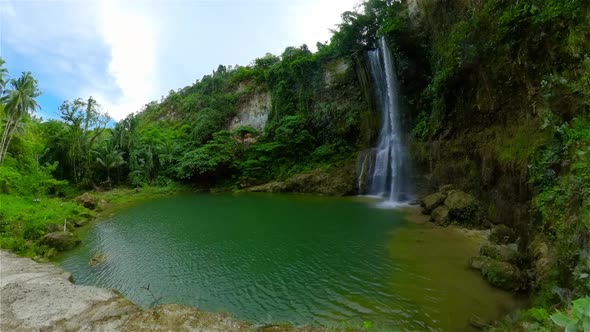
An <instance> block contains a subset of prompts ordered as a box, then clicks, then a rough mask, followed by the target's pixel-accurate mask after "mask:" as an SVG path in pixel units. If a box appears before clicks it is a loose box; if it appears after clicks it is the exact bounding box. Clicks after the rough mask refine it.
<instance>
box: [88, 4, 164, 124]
mask: <svg viewBox="0 0 590 332" xmlns="http://www.w3.org/2000/svg"><path fill="white" fill-rule="evenodd" d="M99 13H100V14H99V16H100V20H99V22H100V31H101V34H102V37H103V38H104V40H105V42H106V44H107V45H108V46H109V49H110V62H109V64H108V69H107V70H108V73H109V74H110V75H111V76H112V77H113V78H114V79H115V83H116V85H117V87H118V88H119V90H120V91H121V95H120V96H119V97H118V98H116V99H113V98H108V96H101V94H100V92H94V94H95V95H96V96H97V98H98V99H99V100H104V101H103V104H104V106H105V108H106V109H107V111H108V112H109V114H110V115H111V116H112V117H113V118H114V119H115V120H121V119H122V118H124V117H125V116H126V115H127V114H129V113H132V112H136V111H139V110H140V108H141V106H142V105H144V104H146V103H147V102H149V101H150V99H151V98H154V96H155V95H156V94H157V92H158V89H157V84H156V82H157V78H156V77H155V66H156V62H155V53H156V42H157V40H156V38H155V29H156V23H157V21H156V20H154V19H152V18H150V17H148V16H147V15H145V14H141V13H140V12H139V11H137V10H133V9H130V8H125V7H123V6H121V5H120V2H116V1H102V2H101V3H100V10H99ZM91 93H92V92H91ZM105 99H106V100H105Z"/></svg>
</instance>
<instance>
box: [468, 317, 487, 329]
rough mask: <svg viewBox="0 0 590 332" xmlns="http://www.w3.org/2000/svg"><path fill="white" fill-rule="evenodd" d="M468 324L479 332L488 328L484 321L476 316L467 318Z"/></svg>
mask: <svg viewBox="0 0 590 332" xmlns="http://www.w3.org/2000/svg"><path fill="white" fill-rule="evenodd" d="M469 324H470V325H471V326H473V327H475V328H477V329H480V330H483V329H485V328H488V327H490V325H489V324H488V323H487V322H486V321H485V320H483V319H482V318H481V317H479V316H476V315H471V317H469Z"/></svg>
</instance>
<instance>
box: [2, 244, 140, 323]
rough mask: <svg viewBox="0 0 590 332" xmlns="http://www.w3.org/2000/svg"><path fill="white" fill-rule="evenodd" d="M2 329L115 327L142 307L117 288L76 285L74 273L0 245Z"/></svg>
mask: <svg viewBox="0 0 590 332" xmlns="http://www.w3.org/2000/svg"><path fill="white" fill-rule="evenodd" d="M0 262H1V264H2V269H0V287H1V288H0V293H1V296H0V303H1V304H2V306H1V307H2V310H1V311H0V330H2V331H13V330H20V331H37V330H40V329H49V330H66V329H67V330H112V329H117V328H118V327H119V326H120V317H121V315H124V314H128V313H131V312H135V311H138V310H139V309H138V308H137V307H136V306H135V305H133V304H131V303H130V302H129V301H127V300H125V299H123V298H121V296H120V295H117V293H115V292H114V291H111V290H107V289H101V288H96V287H89V286H76V285H73V284H72V283H71V282H70V278H71V275H70V274H69V273H66V272H64V271H63V270H62V269H60V268H59V267H56V266H54V265H51V264H39V263H36V262H34V261H32V260H30V259H26V258H20V257H17V256H15V255H13V254H10V253H7V252H4V251H0Z"/></svg>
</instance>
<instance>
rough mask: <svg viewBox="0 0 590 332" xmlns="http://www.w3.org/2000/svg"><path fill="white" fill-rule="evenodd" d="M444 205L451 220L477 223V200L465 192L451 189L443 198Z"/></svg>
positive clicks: (462, 222)
mask: <svg viewBox="0 0 590 332" xmlns="http://www.w3.org/2000/svg"><path fill="white" fill-rule="evenodd" d="M445 206H446V207H447V208H448V209H449V215H450V217H451V219H453V221H458V222H459V223H461V224H477V223H478V222H479V220H478V218H477V207H478V205H477V200H476V199H475V198H474V197H473V196H471V195H469V194H468V193H466V192H463V191H460V190H453V191H451V192H450V193H449V195H448V196H447V198H446V199H445Z"/></svg>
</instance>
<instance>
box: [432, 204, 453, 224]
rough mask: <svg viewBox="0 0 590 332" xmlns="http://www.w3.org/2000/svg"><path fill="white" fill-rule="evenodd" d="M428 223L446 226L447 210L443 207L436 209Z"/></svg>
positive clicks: (448, 220)
mask: <svg viewBox="0 0 590 332" xmlns="http://www.w3.org/2000/svg"><path fill="white" fill-rule="evenodd" d="M430 221H432V222H434V223H436V224H437V225H447V224H448V223H449V222H450V218H449V209H448V208H447V207H446V206H444V205H441V206H439V207H437V208H436V209H434V210H433V211H432V214H431V215H430Z"/></svg>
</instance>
